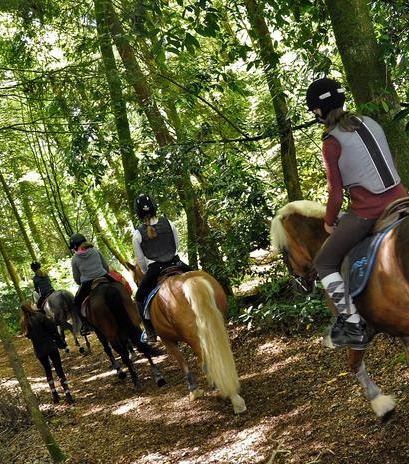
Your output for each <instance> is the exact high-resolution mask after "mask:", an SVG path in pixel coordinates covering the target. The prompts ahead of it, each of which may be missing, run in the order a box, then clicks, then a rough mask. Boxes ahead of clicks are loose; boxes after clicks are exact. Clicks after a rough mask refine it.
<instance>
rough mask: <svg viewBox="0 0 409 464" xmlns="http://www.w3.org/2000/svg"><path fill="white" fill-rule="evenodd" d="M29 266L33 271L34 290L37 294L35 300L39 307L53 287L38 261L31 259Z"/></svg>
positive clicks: (52, 290) (39, 307)
mask: <svg viewBox="0 0 409 464" xmlns="http://www.w3.org/2000/svg"><path fill="white" fill-rule="evenodd" d="M30 267H31V270H32V271H33V272H34V277H33V284H34V290H35V291H36V292H37V293H38V295H39V298H38V301H37V308H38V309H41V308H42V306H43V304H44V303H45V300H46V299H47V297H48V296H49V295H51V293H53V292H54V287H53V285H52V283H51V280H50V278H49V277H48V274H47V273H46V272H44V271H43V270H41V264H40V263H39V262H37V261H33V262H32V263H31V265H30Z"/></svg>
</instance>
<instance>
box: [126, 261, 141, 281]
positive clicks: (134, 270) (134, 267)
mask: <svg viewBox="0 0 409 464" xmlns="http://www.w3.org/2000/svg"><path fill="white" fill-rule="evenodd" d="M124 264H125V267H126V269H128V271H129V272H130V273H131V274H132V277H133V280H134V282H135V283H136V285H139V284H140V282H141V280H142V278H143V272H142V270H141V268H140V267H139V264H137V263H135V264H132V263H130V262H128V261H127V262H125V263H124Z"/></svg>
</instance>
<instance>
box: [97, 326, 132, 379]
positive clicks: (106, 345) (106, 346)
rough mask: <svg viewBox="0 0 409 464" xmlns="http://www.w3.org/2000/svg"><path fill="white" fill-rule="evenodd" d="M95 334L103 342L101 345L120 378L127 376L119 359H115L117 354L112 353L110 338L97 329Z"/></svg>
mask: <svg viewBox="0 0 409 464" xmlns="http://www.w3.org/2000/svg"><path fill="white" fill-rule="evenodd" d="M95 334H96V336H97V337H98V340H99V341H100V342H101V345H102V346H103V348H104V351H105V353H106V355H107V356H108V358H109V360H110V362H111V367H112V369H115V370H116V374H117V376H118V377H119V378H120V379H124V378H125V377H126V372H124V371H123V370H122V369H121V366H120V365H119V363H118V361H117V360H116V359H115V356H114V354H113V353H112V350H111V347H110V346H109V343H108V340H107V339H106V338H105V336H104V335H102V334H101V333H100V332H99V331H97V330H96V331H95Z"/></svg>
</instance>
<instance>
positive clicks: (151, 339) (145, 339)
mask: <svg viewBox="0 0 409 464" xmlns="http://www.w3.org/2000/svg"><path fill="white" fill-rule="evenodd" d="M157 341H158V337H157V335H156V334H153V333H148V332H147V331H146V330H144V331H143V332H142V334H141V342H142V343H147V344H148V345H149V344H152V343H156V342H157Z"/></svg>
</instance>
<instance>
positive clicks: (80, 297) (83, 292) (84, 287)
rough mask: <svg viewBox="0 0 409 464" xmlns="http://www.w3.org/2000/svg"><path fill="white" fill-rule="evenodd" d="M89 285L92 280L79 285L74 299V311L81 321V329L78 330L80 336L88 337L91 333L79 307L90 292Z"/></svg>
mask: <svg viewBox="0 0 409 464" xmlns="http://www.w3.org/2000/svg"><path fill="white" fill-rule="evenodd" d="M91 285H92V280H90V281H87V282H83V283H82V284H81V285H80V287H79V289H78V291H77V293H76V295H75V297H74V305H75V310H76V311H77V314H78V316H79V318H80V319H81V329H80V334H81V335H88V334H89V333H91V331H92V329H91V327H90V326H89V323H88V321H87V319H86V318H85V317H84V316H83V315H82V313H81V305H82V303H83V302H84V300H85V298H86V297H87V296H88V295H89V292H90V291H91Z"/></svg>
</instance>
